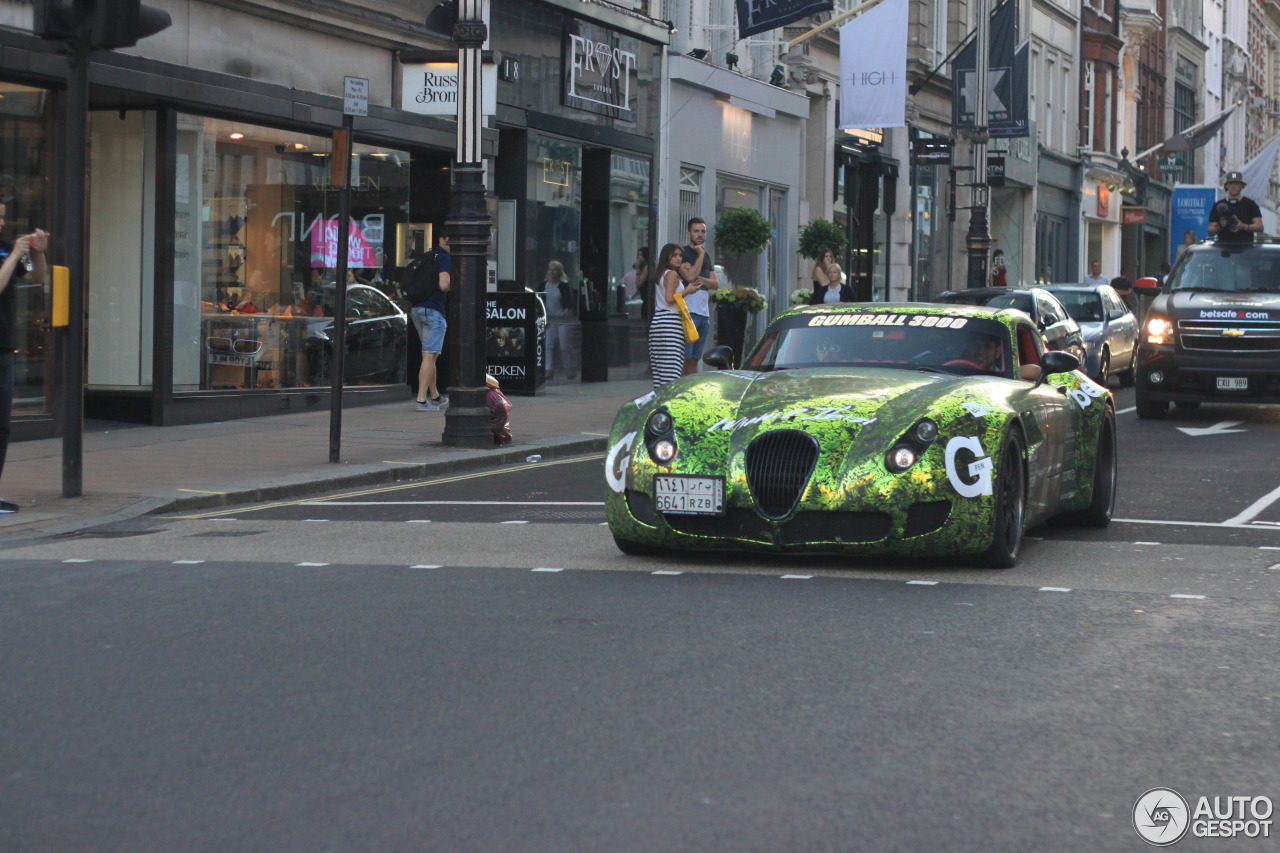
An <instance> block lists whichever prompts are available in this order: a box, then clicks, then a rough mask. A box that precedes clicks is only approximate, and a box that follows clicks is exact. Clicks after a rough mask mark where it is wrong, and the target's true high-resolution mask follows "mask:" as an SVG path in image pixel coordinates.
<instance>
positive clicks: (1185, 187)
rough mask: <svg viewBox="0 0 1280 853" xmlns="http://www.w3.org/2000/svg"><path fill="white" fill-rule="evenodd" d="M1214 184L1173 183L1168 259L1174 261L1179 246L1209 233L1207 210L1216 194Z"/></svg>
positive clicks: (1195, 240) (1201, 238)
mask: <svg viewBox="0 0 1280 853" xmlns="http://www.w3.org/2000/svg"><path fill="white" fill-rule="evenodd" d="M1219 192H1220V191H1219V190H1218V188H1217V187H1207V186H1204V185H1197V184H1175V185H1174V187H1173V212H1172V213H1171V214H1170V216H1169V263H1170V264H1172V263H1175V262H1176V261H1177V260H1178V255H1179V254H1180V253H1181V251H1182V247H1183V246H1186V245H1189V244H1191V243H1196V242H1199V241H1200V240H1204V239H1206V238H1207V237H1208V236H1209V210H1210V208H1212V207H1213V203H1214V201H1215V200H1217V198H1218V195H1219Z"/></svg>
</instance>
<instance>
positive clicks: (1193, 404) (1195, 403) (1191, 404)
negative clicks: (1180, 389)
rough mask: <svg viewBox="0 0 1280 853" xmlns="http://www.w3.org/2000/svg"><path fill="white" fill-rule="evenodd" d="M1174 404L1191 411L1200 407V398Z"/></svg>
mask: <svg viewBox="0 0 1280 853" xmlns="http://www.w3.org/2000/svg"><path fill="white" fill-rule="evenodd" d="M1174 405H1175V406H1177V407H1178V408H1179V409H1182V410H1184V411H1188V412H1190V411H1194V410H1195V409H1198V408H1200V401H1199V400H1187V401H1186V402H1182V401H1178V402H1176V403H1174Z"/></svg>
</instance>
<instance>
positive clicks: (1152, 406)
mask: <svg viewBox="0 0 1280 853" xmlns="http://www.w3.org/2000/svg"><path fill="white" fill-rule="evenodd" d="M1134 406H1135V408H1136V409H1137V411H1138V417H1140V418H1142V419H1143V420H1159V419H1160V418H1163V417H1164V416H1165V415H1167V414H1169V404H1168V403H1167V402H1166V401H1164V400H1146V399H1143V397H1142V388H1138V395H1137V398H1136V399H1135V401H1134Z"/></svg>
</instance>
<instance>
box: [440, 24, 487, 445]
mask: <svg viewBox="0 0 1280 853" xmlns="http://www.w3.org/2000/svg"><path fill="white" fill-rule="evenodd" d="M486 37H487V27H486V26H485V23H484V21H483V20H482V19H481V6H480V0H461V2H460V4H459V8H458V23H457V25H456V26H454V28H453V40H454V42H456V43H457V45H458V144H457V152H456V155H455V158H454V167H453V185H452V187H451V189H450V199H449V202H450V203H449V218H448V219H447V220H445V223H444V225H445V233H447V234H448V235H449V251H450V255H451V258H450V260H451V261H452V267H453V273H454V274H452V275H451V276H450V289H449V298H450V299H456V300H457V305H458V329H457V331H456V334H457V336H458V338H457V340H458V361H459V365H458V367H459V370H458V382H459V385H458V386H457V387H453V388H450V389H449V407H448V409H446V410H445V414H444V434H443V436H442V440H443V442H444V444H445V445H447V446H450V447H493V434H492V433H490V432H489V408H488V406H486V405H485V394H486V389H485V378H484V374H485V352H484V343H485V337H484V331H485V317H484V307H485V306H484V300H485V291H486V284H485V271H486V261H487V260H488V255H489V229H490V224H491V223H490V219H489V209H488V207H487V206H486V204H485V197H484V164H483V157H482V155H481V148H480V138H481V130H482V128H483V123H484V117H483V115H482V113H481V105H482V104H483V100H482V98H481V77H480V61H481V57H480V49H481V46H482V45H483V44H484V42H485V38H486ZM449 333H450V334H453V333H455V332H454V330H452V329H450V330H449Z"/></svg>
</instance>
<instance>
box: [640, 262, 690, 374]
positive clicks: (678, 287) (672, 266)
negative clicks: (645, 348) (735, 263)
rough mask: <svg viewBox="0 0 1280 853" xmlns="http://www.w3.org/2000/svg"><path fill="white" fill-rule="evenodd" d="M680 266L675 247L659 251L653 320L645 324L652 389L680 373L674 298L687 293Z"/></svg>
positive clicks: (681, 341) (681, 329) (679, 331)
mask: <svg viewBox="0 0 1280 853" xmlns="http://www.w3.org/2000/svg"><path fill="white" fill-rule="evenodd" d="M683 262H684V257H683V254H682V252H681V249H680V246H679V245H677V244H675V243H668V244H667V245H665V246H663V247H662V253H661V254H660V255H659V256H658V265H657V271H658V273H659V276H658V280H657V282H656V283H655V284H654V300H653V320H652V321H650V323H649V370H650V372H651V373H652V374H653V387H654V388H661V387H662V386H663V385H666V384H667V383H668V382H673V381H675V380H677V379H679V378H680V375H681V373H682V372H683V369H684V324H683V323H682V322H681V321H680V309H679V308H677V307H676V298H675V297H676V294H677V293H686V292H687V291H686V289H685V288H686V285H685V283H684V281H682V280H681V278H680V273H679V270H680V266H681V264H682V263H683Z"/></svg>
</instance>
